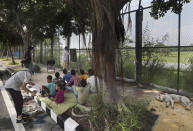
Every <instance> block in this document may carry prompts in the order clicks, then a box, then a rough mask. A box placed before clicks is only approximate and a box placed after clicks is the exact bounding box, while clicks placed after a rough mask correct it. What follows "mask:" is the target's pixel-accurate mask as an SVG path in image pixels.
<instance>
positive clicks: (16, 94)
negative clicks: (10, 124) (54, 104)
mask: <svg viewBox="0 0 193 131" xmlns="http://www.w3.org/2000/svg"><path fill="white" fill-rule="evenodd" d="M30 79H31V73H30V72H29V69H28V68H24V69H22V70H20V71H18V72H17V73H16V74H14V75H13V76H12V77H10V78H9V79H8V80H7V81H6V83H5V89H6V90H7V91H8V92H9V94H10V96H11V97H12V99H13V102H14V106H15V110H16V113H17V118H16V119H17V123H21V122H25V121H24V119H23V118H24V117H26V115H24V114H22V108H23V96H22V94H21V89H22V90H24V91H26V92H27V93H31V94H32V96H35V92H32V91H30V90H28V89H27V88H26V85H27V83H29V81H30Z"/></svg>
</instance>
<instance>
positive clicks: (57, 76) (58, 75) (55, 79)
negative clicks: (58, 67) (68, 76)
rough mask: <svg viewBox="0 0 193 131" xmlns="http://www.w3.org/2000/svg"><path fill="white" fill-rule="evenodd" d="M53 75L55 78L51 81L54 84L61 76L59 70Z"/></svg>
mask: <svg viewBox="0 0 193 131" xmlns="http://www.w3.org/2000/svg"><path fill="white" fill-rule="evenodd" d="M55 77H56V78H54V79H53V81H52V82H53V83H54V84H56V83H57V82H58V81H61V80H62V77H60V73H59V72H56V73H55Z"/></svg>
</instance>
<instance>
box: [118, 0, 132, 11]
mask: <svg viewBox="0 0 193 131" xmlns="http://www.w3.org/2000/svg"><path fill="white" fill-rule="evenodd" d="M128 2H131V0H120V10H121V9H122V8H123V6H124V5H125V4H127V3H128Z"/></svg>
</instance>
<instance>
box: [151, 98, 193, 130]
mask: <svg viewBox="0 0 193 131" xmlns="http://www.w3.org/2000/svg"><path fill="white" fill-rule="evenodd" d="M149 109H150V110H154V112H155V113H156V114H158V115H159V116H160V118H159V120H158V121H157V124H156V125H155V127H154V131H191V130H193V108H191V111H187V110H185V107H184V106H182V105H181V104H175V105H174V109H172V108H171V107H168V108H166V106H165V103H164V102H159V101H157V100H155V99H154V100H152V101H151V103H150V106H149Z"/></svg>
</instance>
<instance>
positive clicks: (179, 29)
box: [177, 12, 181, 93]
mask: <svg viewBox="0 0 193 131" xmlns="http://www.w3.org/2000/svg"><path fill="white" fill-rule="evenodd" d="M180 38H181V12H180V13H179V14H178V72H177V93H179V89H180Z"/></svg>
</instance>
